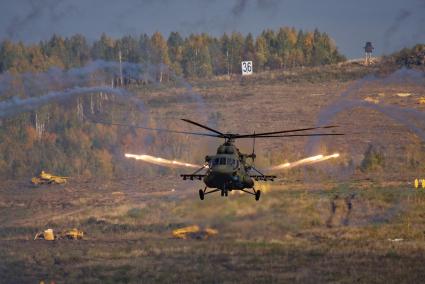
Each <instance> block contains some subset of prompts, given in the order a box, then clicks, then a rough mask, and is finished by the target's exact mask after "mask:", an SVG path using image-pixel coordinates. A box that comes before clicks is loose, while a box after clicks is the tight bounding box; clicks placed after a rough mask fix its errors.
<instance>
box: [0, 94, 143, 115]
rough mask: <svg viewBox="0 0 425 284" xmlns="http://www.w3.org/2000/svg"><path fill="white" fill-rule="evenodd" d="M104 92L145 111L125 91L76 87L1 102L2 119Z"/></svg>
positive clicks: (0, 112)
mask: <svg viewBox="0 0 425 284" xmlns="http://www.w3.org/2000/svg"><path fill="white" fill-rule="evenodd" d="M99 92H104V93H108V94H114V95H117V96H119V97H122V98H126V99H128V100H130V101H131V102H132V103H134V104H136V105H137V106H139V109H140V110H142V109H143V102H142V101H140V100H138V99H137V98H134V97H132V95H131V93H129V92H127V91H125V90H123V89H114V88H110V87H75V88H73V89H69V90H65V91H62V92H49V93H48V94H46V95H44V96H41V97H32V98H27V99H20V98H16V97H14V98H12V99H9V100H6V101H2V102H0V118H7V117H11V116H15V115H17V114H20V113H24V112H28V111H33V110H36V109H38V108H40V107H42V106H44V105H46V104H50V103H53V102H62V101H65V100H67V99H69V98H71V97H76V96H81V95H85V94H92V93H99Z"/></svg>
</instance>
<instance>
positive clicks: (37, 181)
mask: <svg viewBox="0 0 425 284" xmlns="http://www.w3.org/2000/svg"><path fill="white" fill-rule="evenodd" d="M67 180H68V177H61V176H55V175H52V174H49V173H46V172H45V171H41V173H40V175H39V176H38V177H33V178H32V179H31V183H32V184H34V185H41V184H65V183H66V182H67Z"/></svg>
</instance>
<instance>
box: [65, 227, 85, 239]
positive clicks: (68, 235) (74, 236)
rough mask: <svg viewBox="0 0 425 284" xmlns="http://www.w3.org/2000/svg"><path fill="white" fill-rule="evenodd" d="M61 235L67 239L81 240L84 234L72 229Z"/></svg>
mask: <svg viewBox="0 0 425 284" xmlns="http://www.w3.org/2000/svg"><path fill="white" fill-rule="evenodd" d="M62 235H63V237H64V238H67V239H71V240H81V239H83V236H84V232H83V231H79V230H77V229H75V228H74V229H71V230H68V231H65V232H64V233H62Z"/></svg>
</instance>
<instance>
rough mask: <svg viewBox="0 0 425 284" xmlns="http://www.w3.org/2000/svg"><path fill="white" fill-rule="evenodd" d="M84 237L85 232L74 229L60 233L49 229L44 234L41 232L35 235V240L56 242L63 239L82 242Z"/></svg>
mask: <svg viewBox="0 0 425 284" xmlns="http://www.w3.org/2000/svg"><path fill="white" fill-rule="evenodd" d="M83 236H84V232H83V231H79V230H78V229H76V228H74V229H71V230H67V231H62V232H58V233H56V234H55V233H54V232H53V229H47V230H44V231H42V232H39V233H37V234H36V235H35V237H34V240H39V239H42V240H46V241H54V240H61V239H70V240H82V239H83Z"/></svg>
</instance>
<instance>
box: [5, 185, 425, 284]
mask: <svg viewBox="0 0 425 284" xmlns="http://www.w3.org/2000/svg"><path fill="white" fill-rule="evenodd" d="M169 178H170V179H172V177H169ZM152 183H153V184H154V181H152ZM95 187H96V185H95V184H90V186H88V187H87V188H81V187H79V186H76V185H67V186H65V187H63V188H57V187H42V188H37V189H32V188H23V189H22V191H18V192H16V190H14V191H15V192H13V193H12V189H11V190H9V191H7V190H6V192H9V194H11V195H13V197H12V196H7V197H6V198H5V199H6V200H7V202H9V203H8V204H9V207H8V208H4V207H3V208H2V211H1V213H2V215H3V216H4V213H5V212H6V211H12V212H13V213H14V214H13V215H14V216H16V218H15V220H14V221H12V220H10V219H9V220H8V221H6V222H5V223H6V224H7V223H8V225H5V226H2V227H1V231H0V238H1V240H0V242H1V246H0V257H1V259H2V261H1V264H0V273H1V275H2V282H4V283H26V282H32V283H34V282H37V281H40V280H45V281H46V280H48V281H57V282H59V283H60V282H69V283H75V282H77V281H78V282H83V283H85V282H97V281H99V280H100V281H102V282H106V283H117V282H121V283H122V282H124V283H125V282H134V283H136V282H140V281H141V280H143V282H154V281H161V282H170V283H172V282H173V283H174V282H200V281H201V282H230V283H231V282H250V283H252V282H263V283H266V282H267V283H270V282H276V283H280V282H285V281H286V282H308V283H310V282H311V283H313V282H315V283H317V282H347V283H352V282H363V283H364V282H367V283H379V282H390V283H401V282H404V283H418V282H421V279H423V277H424V276H425V272H423V269H422V263H423V261H424V252H425V242H424V237H425V235H424V232H425V221H424V218H423V217H424V216H423V215H424V213H423V208H424V205H425V192H422V191H419V190H414V189H412V186H411V185H406V184H403V183H399V184H396V183H392V184H380V183H375V182H365V181H357V182H350V183H345V184H285V185H274V186H269V187H268V191H266V192H264V194H263V196H262V200H261V201H260V202H255V201H254V200H253V198H251V197H250V196H247V195H239V194H235V195H231V196H229V197H228V198H222V197H220V196H218V195H215V196H208V198H207V199H206V200H205V201H200V200H198V199H197V198H196V195H195V193H194V192H193V191H192V190H190V189H189V188H188V185H187V183H186V182H180V183H179V184H178V185H177V187H176V191H165V188H164V190H160V189H159V188H158V189H157V190H153V191H152V192H143V190H136V189H126V190H125V191H123V192H122V194H120V196H121V197H120V198H119V199H117V198H114V196H116V195H117V193H116V192H115V191H113V190H114V189H116V188H122V187H123V184H121V183H110V184H108V186H105V188H103V189H99V190H96V188H95ZM87 189H89V190H90V193H84V191H86V190H87ZM34 190H35V191H36V192H35V193H32V194H33V196H32V198H31V199H27V197H26V192H25V191H34ZM57 191H62V192H66V193H65V194H62V195H61V196H62V198H61V200H62V201H58V200H56V201H55V197H56V196H57V195H58V194H57ZM3 193H5V192H3ZM352 194H355V196H354V197H353V198H352V199H350V201H351V209H349V208H348V206H347V199H348V197H351V195H352ZM80 195H83V196H84V197H80V198H79V199H78V198H77V200H75V199H76V196H80ZM3 196H4V195H3ZM100 196H102V198H101V199H100V198H99V197H100ZM336 196H338V197H337V198H336ZM20 197H21V198H22V199H23V200H21V201H19V202H18V201H13V200H19V199H20ZM34 200H37V205H35V204H34ZM67 200H73V201H72V205H69V206H68V208H66V209H64V207H67V206H65V205H64V204H66V202H67ZM108 200H109V201H108ZM15 202H16V203H15ZM21 202H22V203H21ZM31 206H33V207H34V208H32V209H33V211H31V212H28V211H30V210H31ZM332 207H334V208H335V209H334V210H332ZM49 212H50V213H51V214H48V213H49ZM6 215H7V214H6ZM18 216H22V217H21V218H18ZM19 224H21V225H19ZM193 224H197V225H200V226H201V227H212V228H214V229H217V230H218V231H219V234H218V235H217V236H214V237H211V238H209V239H208V240H198V239H187V240H180V239H174V238H172V234H171V233H172V230H173V229H176V228H180V227H183V226H187V225H193ZM46 227H50V228H54V229H56V230H60V229H64V228H71V227H78V228H80V229H82V230H84V231H85V232H86V238H85V239H84V240H81V241H71V240H58V241H54V242H48V241H43V240H37V241H34V240H32V238H33V236H34V234H35V233H36V232H37V230H40V229H42V228H46ZM397 239H402V240H397Z"/></svg>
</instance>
